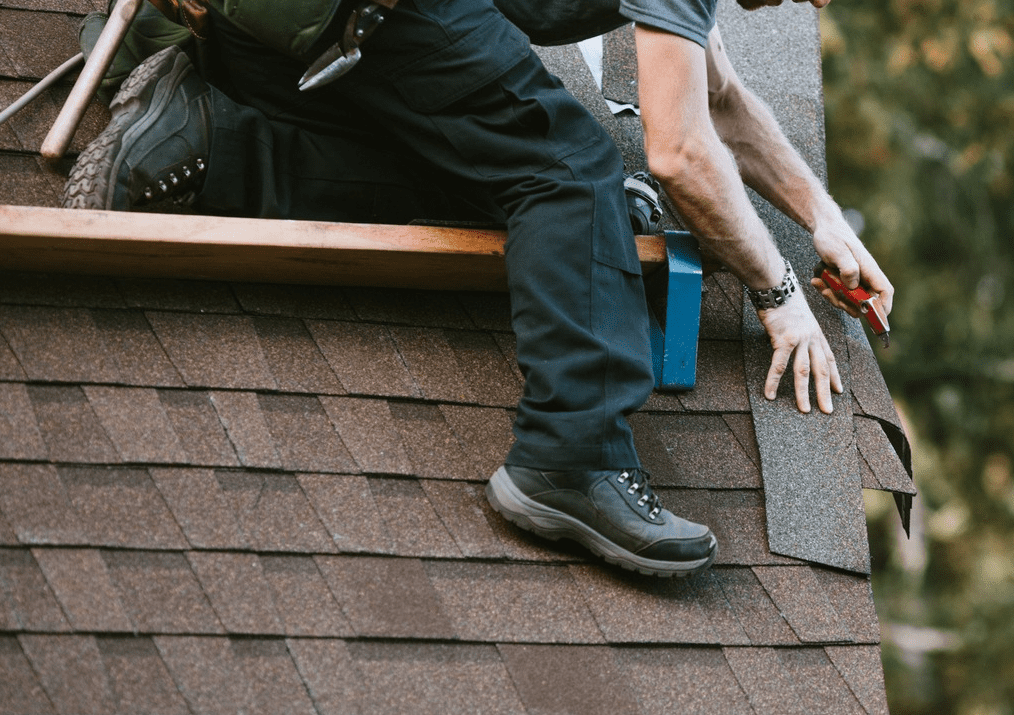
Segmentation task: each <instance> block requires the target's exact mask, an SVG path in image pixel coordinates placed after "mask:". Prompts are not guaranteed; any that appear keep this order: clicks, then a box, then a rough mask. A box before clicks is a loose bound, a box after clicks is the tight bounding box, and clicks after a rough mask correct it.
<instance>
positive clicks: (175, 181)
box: [169, 174, 180, 187]
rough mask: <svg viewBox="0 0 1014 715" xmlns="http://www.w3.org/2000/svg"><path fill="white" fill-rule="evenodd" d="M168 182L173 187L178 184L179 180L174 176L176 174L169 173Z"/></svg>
mask: <svg viewBox="0 0 1014 715" xmlns="http://www.w3.org/2000/svg"><path fill="white" fill-rule="evenodd" d="M169 183H170V184H172V185H173V186H174V187H175V186H179V185H180V180H179V179H178V178H176V174H169Z"/></svg>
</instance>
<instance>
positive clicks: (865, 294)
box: [813, 263, 891, 348]
mask: <svg viewBox="0 0 1014 715" xmlns="http://www.w3.org/2000/svg"><path fill="white" fill-rule="evenodd" d="M813 275H814V276H815V277H817V278H820V279H821V280H822V281H824V284H825V285H826V286H827V287H828V288H830V289H831V290H832V291H834V293H835V294H836V295H838V296H839V297H840V298H842V299H843V300H845V301H846V302H848V303H851V304H852V305H854V306H855V307H856V308H858V309H859V312H860V313H862V314H863V316H865V318H866V321H867V322H868V323H869V324H870V327H871V328H872V329H873V333H874V335H876V336H877V337H879V338H880V340H881V341H882V342H883V343H884V347H885V348H886V347H890V345H891V326H890V325H888V323H887V313H885V312H884V306H883V305H881V304H880V296H879V295H877V294H873V295H871V294H870V293H869V291H867V290H866V289H865V288H863V287H862V286H859V287H858V288H852V289H849V288H846V287H845V284H844V283H842V282H841V278H839V277H838V276H837V275H836V274H835V273H832V272H831V269H830V268H828V267H827V266H826V265H824V264H823V263H818V264H817V267H816V268H814V269H813Z"/></svg>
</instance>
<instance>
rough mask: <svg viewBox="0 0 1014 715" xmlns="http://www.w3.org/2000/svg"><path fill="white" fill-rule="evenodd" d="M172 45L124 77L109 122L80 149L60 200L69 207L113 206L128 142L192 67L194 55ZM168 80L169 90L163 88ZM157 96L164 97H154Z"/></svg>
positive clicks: (152, 118)
mask: <svg viewBox="0 0 1014 715" xmlns="http://www.w3.org/2000/svg"><path fill="white" fill-rule="evenodd" d="M184 58H186V55H185V54H184V53H183V52H182V51H178V50H177V49H176V48H175V47H167V48H165V49H164V50H161V51H160V52H157V53H155V54H154V55H152V56H151V57H149V58H148V59H147V60H145V61H144V62H143V63H141V64H140V65H139V66H138V67H137V68H136V69H135V70H134V71H133V72H131V73H130V75H129V76H128V77H127V79H126V80H125V81H124V82H123V84H122V85H121V86H120V90H119V91H118V92H117V93H116V95H115V96H114V97H113V101H112V102H110V104H109V108H110V110H111V111H112V118H111V119H110V122H109V125H108V126H107V127H106V128H105V129H104V130H103V131H102V133H101V134H99V135H98V136H97V137H95V139H93V140H92V142H91V143H90V144H89V145H88V146H87V147H86V148H85V149H84V151H82V152H81V154H80V156H79V157H78V159H77V161H76V162H75V163H74V168H73V169H71V172H70V175H69V176H68V178H67V184H66V186H65V188H64V194H63V198H62V200H61V205H62V206H63V207H64V208H68V209H100V210H107V211H108V210H113V209H114V208H115V207H114V206H113V199H114V197H113V193H114V192H113V191H112V190H111V181H112V180H113V177H115V176H116V175H117V174H118V173H119V170H120V165H121V164H122V163H123V159H124V154H125V152H124V151H123V147H124V146H130V145H131V140H132V139H133V138H134V137H135V136H137V135H138V134H140V133H143V132H145V131H147V129H148V128H149V127H150V126H151V124H152V123H153V122H154V121H155V120H156V119H157V118H158V116H159V115H160V114H161V112H162V111H163V109H164V108H165V105H166V104H167V103H168V102H169V101H170V99H172V95H173V90H175V88H176V87H177V86H179V84H180V83H181V82H182V81H183V80H184V79H185V78H186V77H187V75H188V74H189V73H190V72H192V71H193V66H192V65H190V63H189V58H186V62H184ZM166 85H168V91H161V90H162V89H163V88H164V87H166ZM156 96H158V97H159V101H158V102H154V101H153V100H154V98H155V97H156Z"/></svg>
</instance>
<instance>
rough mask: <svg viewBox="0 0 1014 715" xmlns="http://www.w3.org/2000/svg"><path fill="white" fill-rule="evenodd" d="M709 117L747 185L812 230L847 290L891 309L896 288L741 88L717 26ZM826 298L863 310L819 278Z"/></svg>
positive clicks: (710, 55)
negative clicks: (867, 294)
mask: <svg viewBox="0 0 1014 715" xmlns="http://www.w3.org/2000/svg"><path fill="white" fill-rule="evenodd" d="M705 55H706V57H707V68H708V99H709V104H710V107H711V118H712V121H713V122H714V125H715V129H716V130H717V132H718V135H719V136H720V137H721V139H722V141H723V142H724V143H725V145H726V146H727V147H729V149H730V150H731V151H732V153H733V156H734V157H735V159H736V163H737V165H738V167H739V173H740V175H741V176H742V178H743V181H744V182H746V184H747V185H748V186H750V187H751V188H752V189H754V190H755V191H756V192H757V193H759V194H760V195H761V196H763V197H764V198H765V199H767V200H768V201H770V202H771V203H772V204H773V205H774V206H776V207H777V208H778V209H780V210H781V211H782V212H783V213H785V214H786V215H787V216H789V217H790V218H792V219H793V220H794V221H795V222H796V223H798V224H799V225H800V226H802V227H803V228H805V229H806V230H808V231H809V232H810V233H811V234H813V244H814V247H815V248H816V250H817V253H818V254H819V255H820V257H821V259H822V260H823V261H824V262H825V263H827V264H828V265H829V266H833V267H834V268H835V269H837V271H838V273H839V274H840V275H841V277H842V280H843V281H844V282H845V284H846V285H847V286H848V287H849V288H855V287H856V286H857V285H859V283H860V282H862V283H863V285H865V286H867V287H869V288H872V289H873V291H874V292H876V293H879V294H880V300H881V303H882V304H883V306H884V310H885V311H886V312H887V313H890V312H891V303H892V300H893V296H894V288H893V286H892V285H891V282H890V281H889V280H888V279H887V276H886V275H884V272H883V271H882V270H881V269H880V266H878V265H877V262H876V261H875V260H874V259H873V256H871V255H870V252H869V251H868V250H866V247H865V246H864V245H863V244H862V242H860V240H859V238H858V237H857V236H856V234H855V232H854V231H853V230H852V228H851V227H850V226H849V225H848V223H847V222H846V221H845V218H844V217H843V216H842V212H841V209H840V208H839V207H838V204H836V203H835V201H834V199H832V198H831V196H830V195H829V194H828V193H827V191H826V190H825V189H824V187H823V185H822V184H821V182H820V180H819V179H817V177H816V176H815V175H814V173H813V171H811V170H810V167H809V166H807V164H806V162H805V161H803V159H802V157H800V156H799V154H798V153H797V152H796V150H795V149H794V148H793V147H792V145H791V144H789V141H788V140H787V139H786V138H785V135H784V134H783V133H782V131H781V129H780V128H779V126H778V122H777V120H775V118H774V116H773V115H772V114H771V112H770V110H769V109H768V108H767V107H766V106H765V105H764V103H763V102H761V101H760V100H759V99H758V98H757V97H756V96H755V95H754V94H753V93H752V92H750V90H748V89H747V88H746V87H744V86H743V84H742V83H741V82H740V80H739V77H738V76H737V75H736V72H735V70H734V69H733V67H732V64H731V63H730V62H729V57H728V55H727V54H726V53H725V47H724V45H723V43H722V37H721V34H720V33H719V30H718V27H717V26H716V27H715V28H714V29H713V30H712V31H711V34H710V35H709V37H708V47H707V50H706V52H705ZM814 285H815V286H817V288H818V289H820V290H821V293H822V294H823V295H824V297H825V298H827V299H828V300H830V301H831V302H832V303H833V304H835V305H837V306H838V307H839V308H842V309H844V310H846V311H848V312H849V313H850V314H851V315H853V316H854V317H859V311H858V310H857V309H856V308H855V307H853V306H852V305H850V304H847V303H843V302H842V301H840V300H838V299H837V298H836V297H835V296H834V294H833V293H832V292H831V291H830V290H829V289H827V288H826V286H824V284H823V283H822V282H821V281H819V280H815V281H814Z"/></svg>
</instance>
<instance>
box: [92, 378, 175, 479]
mask: <svg viewBox="0 0 1014 715" xmlns="http://www.w3.org/2000/svg"><path fill="white" fill-rule="evenodd" d="M82 389H83V390H84V393H85V396H86V397H87V398H88V402H89V403H90V404H91V407H92V410H93V411H94V412H95V414H96V415H97V416H98V418H99V422H100V423H101V424H102V427H103V428H104V429H105V432H106V435H108V436H109V438H110V439H111V440H112V442H113V444H114V445H115V447H116V451H117V452H119V454H120V459H121V460H122V461H124V462H154V463H181V462H185V461H186V455H185V454H184V452H183V447H182V445H181V444H180V441H179V438H178V437H177V436H176V433H175V432H174V431H173V428H172V424H171V423H170V422H169V417H168V416H167V415H166V413H165V410H164V409H163V408H162V404H161V402H159V399H158V393H157V392H156V391H155V390H154V389H152V388H141V387H101V386H97V385H86V386H84V387H83V388H82Z"/></svg>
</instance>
